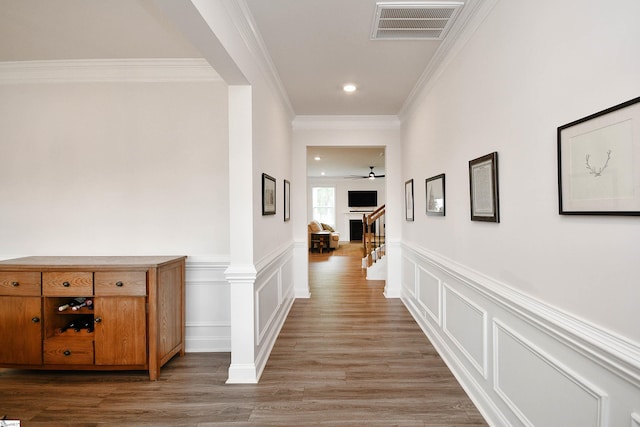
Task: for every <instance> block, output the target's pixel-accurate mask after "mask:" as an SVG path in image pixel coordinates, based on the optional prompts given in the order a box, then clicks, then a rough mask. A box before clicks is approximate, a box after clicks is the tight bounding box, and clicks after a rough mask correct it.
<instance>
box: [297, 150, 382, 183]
mask: <svg viewBox="0 0 640 427" xmlns="http://www.w3.org/2000/svg"><path fill="white" fill-rule="evenodd" d="M384 154H385V151H384V147H372V148H370V147H307V175H308V176H312V177H323V176H324V177H326V178H348V179H358V178H362V177H364V176H368V175H369V172H371V170H370V169H369V167H370V166H373V167H374V169H373V171H374V173H375V174H376V175H384V173H385V172H384V170H385V169H384V166H385V156H384ZM316 156H317V157H320V160H316V159H315V157H316Z"/></svg>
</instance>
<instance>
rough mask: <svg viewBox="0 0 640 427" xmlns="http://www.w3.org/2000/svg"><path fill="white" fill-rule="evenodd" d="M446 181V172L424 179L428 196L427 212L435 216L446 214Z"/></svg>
mask: <svg viewBox="0 0 640 427" xmlns="http://www.w3.org/2000/svg"><path fill="white" fill-rule="evenodd" d="M444 184H445V181H444V174H443V173H441V174H440V175H436V176H432V177H431V178H427V179H425V180H424V188H425V195H426V197H427V199H426V200H427V205H426V213H427V215H433V216H445V201H446V200H445V185H444Z"/></svg>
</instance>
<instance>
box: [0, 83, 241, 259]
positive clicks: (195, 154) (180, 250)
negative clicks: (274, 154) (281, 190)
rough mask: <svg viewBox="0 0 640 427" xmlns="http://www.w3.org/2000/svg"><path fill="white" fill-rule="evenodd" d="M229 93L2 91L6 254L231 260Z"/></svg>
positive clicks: (155, 88)
mask: <svg viewBox="0 0 640 427" xmlns="http://www.w3.org/2000/svg"><path fill="white" fill-rule="evenodd" d="M226 98H227V96H226V85H224V84H223V83H222V82H218V83H212V82H211V83H185V82H182V83H132V82H124V83H77V84H73V83H58V84H45V83H42V84H4V85H0V111H1V113H0V140H2V144H0V159H1V160H0V161H1V163H2V167H0V182H2V183H3V184H2V185H1V186H0V199H1V200H3V206H4V208H3V209H0V224H2V227H0V256H2V257H11V256H25V255H71V254H74V255H79V254H86V255H89V254H92V255H107V254H108V255H140V254H185V255H190V256H193V255H196V256H227V255H228V246H229V235H228V232H227V227H225V226H224V224H226V223H227V222H228V221H229V219H228V218H229V213H228V212H227V210H226V209H220V206H224V205H225V204H226V203H227V202H226V201H227V200H228V179H227V176H228V167H227V163H228V161H227V155H226V152H227V134H226V129H227V126H226V120H227V113H226Z"/></svg>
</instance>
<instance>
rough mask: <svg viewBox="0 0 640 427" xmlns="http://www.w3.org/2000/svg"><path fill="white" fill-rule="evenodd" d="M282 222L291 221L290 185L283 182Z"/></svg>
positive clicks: (287, 182) (286, 181)
mask: <svg viewBox="0 0 640 427" xmlns="http://www.w3.org/2000/svg"><path fill="white" fill-rule="evenodd" d="M283 194H284V222H287V221H289V220H290V219H291V183H290V182H289V181H288V180H286V179H285V180H284V193H283Z"/></svg>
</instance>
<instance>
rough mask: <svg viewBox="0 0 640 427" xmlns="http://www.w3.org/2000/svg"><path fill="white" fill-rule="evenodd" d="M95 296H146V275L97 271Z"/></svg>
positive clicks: (142, 273) (138, 272)
mask: <svg viewBox="0 0 640 427" xmlns="http://www.w3.org/2000/svg"><path fill="white" fill-rule="evenodd" d="M95 280H96V296H98V295H99V296H105V295H111V296H115V295H134V296H145V295H146V294H147V273H146V272H145V271H97V272H96V278H95Z"/></svg>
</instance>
